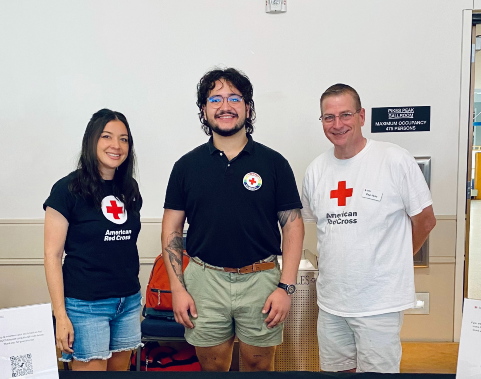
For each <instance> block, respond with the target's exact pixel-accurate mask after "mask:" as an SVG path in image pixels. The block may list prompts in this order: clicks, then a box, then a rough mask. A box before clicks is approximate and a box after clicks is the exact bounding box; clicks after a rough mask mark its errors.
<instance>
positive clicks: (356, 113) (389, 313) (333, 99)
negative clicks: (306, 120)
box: [302, 84, 436, 373]
mask: <svg viewBox="0 0 481 379" xmlns="http://www.w3.org/2000/svg"><path fill="white" fill-rule="evenodd" d="M321 114H322V115H321V117H320V120H321V121H322V126H323V129H324V134H325V135H326V137H327V138H328V139H329V141H331V142H332V144H333V145H334V147H333V148H331V149H329V150H328V151H326V152H325V153H323V154H321V155H320V156H318V157H317V158H316V159H315V160H314V161H313V162H312V163H311V164H310V165H309V167H308V168H307V171H306V175H305V178H304V183H303V191H302V203H303V206H304V208H303V210H302V213H303V217H304V220H313V221H315V222H316V223H317V237H318V243H317V247H318V254H319V276H318V280H317V303H318V305H319V316H318V339H319V353H320V360H321V368H322V370H324V371H356V370H357V371H358V372H384V373H396V372H399V365H400V361H401V353H402V351H401V343H400V338H399V333H400V330H401V326H402V321H403V311H404V310H405V309H409V308H412V307H413V306H414V305H415V301H416V297H415V290H414V268H413V258H412V257H413V254H415V253H416V252H417V251H418V250H419V249H420V248H421V246H422V244H423V243H424V241H425V240H426V238H427V236H428V234H429V232H430V231H431V230H432V229H433V228H434V226H435V224H436V220H435V218H434V214H433V208H432V205H431V204H432V200H431V194H430V192H429V188H428V186H427V184H426V181H425V179H424V176H423V175H422V173H421V170H420V169H419V166H418V165H417V163H416V161H415V160H414V158H413V157H412V156H411V155H410V154H409V153H408V152H407V151H406V150H405V149H403V148H401V147H399V146H397V145H394V144H392V143H386V142H378V141H373V140H370V139H366V138H364V137H363V135H362V130H361V129H362V126H363V125H364V120H365V109H364V108H362V106H361V100H360V98H359V95H358V93H357V92H356V90H354V88H352V87H350V86H348V85H345V84H335V85H333V86H331V87H329V88H328V89H327V90H326V91H325V92H324V93H323V94H322V96H321Z"/></svg>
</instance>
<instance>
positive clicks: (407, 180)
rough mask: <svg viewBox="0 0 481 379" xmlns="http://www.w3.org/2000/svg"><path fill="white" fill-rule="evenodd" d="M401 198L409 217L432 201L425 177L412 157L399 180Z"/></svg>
mask: <svg viewBox="0 0 481 379" xmlns="http://www.w3.org/2000/svg"><path fill="white" fill-rule="evenodd" d="M401 198H402V201H403V203H404V207H405V209H406V213H407V214H408V215H409V217H413V216H416V215H417V214H419V213H421V212H422V210H423V209H424V208H426V207H428V206H430V205H431V204H432V203H433V201H432V199H431V192H430V191H429V187H428V185H427V183H426V179H425V178H424V175H423V173H422V171H421V169H420V168H419V166H418V164H417V163H416V161H415V160H414V158H412V157H410V160H409V162H408V165H407V168H406V171H405V174H404V177H403V180H402V182H401Z"/></svg>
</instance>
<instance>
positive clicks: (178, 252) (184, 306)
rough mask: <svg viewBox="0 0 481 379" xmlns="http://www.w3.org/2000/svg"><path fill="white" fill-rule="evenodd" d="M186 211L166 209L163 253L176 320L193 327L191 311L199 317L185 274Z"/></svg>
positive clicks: (163, 228) (163, 227)
mask: <svg viewBox="0 0 481 379" xmlns="http://www.w3.org/2000/svg"><path fill="white" fill-rule="evenodd" d="M184 223H185V212H184V211H176V210H173V209H165V210H164V217H163V219H162V254H163V256H164V262H165V267H166V269H167V274H168V276H169V282H170V288H171V290H172V307H173V310H174V317H175V321H177V322H178V323H180V324H182V325H184V326H185V327H186V328H193V327H194V325H193V324H192V322H191V321H190V318H189V311H190V313H191V314H192V316H193V317H197V311H196V309H195V304H194V300H193V299H192V297H191V296H190V295H189V293H188V292H187V291H186V289H185V283H184V274H183V267H182V266H183V264H182V256H183V251H184V247H183V237H182V233H183V230H184Z"/></svg>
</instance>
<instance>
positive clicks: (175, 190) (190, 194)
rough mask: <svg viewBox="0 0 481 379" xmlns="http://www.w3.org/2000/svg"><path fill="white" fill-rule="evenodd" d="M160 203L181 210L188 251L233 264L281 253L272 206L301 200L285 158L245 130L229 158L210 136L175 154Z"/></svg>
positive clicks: (288, 205)
mask: <svg viewBox="0 0 481 379" xmlns="http://www.w3.org/2000/svg"><path fill="white" fill-rule="evenodd" d="M164 208H166V209H173V210H182V211H185V214H186V217H187V222H188V223H189V229H188V231H187V252H188V254H189V255H191V256H198V257H199V258H201V259H202V260H203V261H204V262H206V263H209V264H212V265H215V266H222V267H234V268H239V267H243V266H246V265H249V264H252V263H254V262H256V261H259V260H261V259H265V258H267V257H268V256H270V255H273V254H281V250H280V244H281V235H280V232H279V226H278V217H277V212H280V211H285V210H289V209H296V208H302V205H301V201H300V198H299V193H298V191H297V186H296V182H295V179H294V174H293V172H292V169H291V167H290V166H289V163H288V162H287V160H286V159H285V158H284V157H283V156H282V155H280V154H279V153H277V152H276V151H274V150H272V149H270V148H268V147H266V146H264V145H262V144H260V143H257V142H254V141H253V140H252V137H251V136H248V142H247V144H246V146H245V147H244V149H243V150H242V151H241V152H240V153H239V155H238V156H237V157H235V158H234V159H232V160H231V161H229V160H228V159H227V157H226V156H225V154H224V153H223V152H221V151H219V150H218V149H217V148H216V147H215V146H214V144H213V142H212V138H211V139H210V140H209V142H207V143H205V144H203V145H201V146H199V147H197V148H196V149H194V150H192V151H191V152H189V153H187V154H186V155H184V156H183V157H182V158H180V159H179V160H178V161H177V162H176V163H175V165H174V168H173V170H172V173H171V175H170V179H169V184H168V186H167V194H166V197H165V204H164Z"/></svg>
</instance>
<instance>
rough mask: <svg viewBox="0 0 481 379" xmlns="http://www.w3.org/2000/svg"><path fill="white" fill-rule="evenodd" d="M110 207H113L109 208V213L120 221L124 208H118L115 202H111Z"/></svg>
mask: <svg viewBox="0 0 481 379" xmlns="http://www.w3.org/2000/svg"><path fill="white" fill-rule="evenodd" d="M110 205H111V207H107V213H112V214H113V215H114V219H116V220H120V217H119V214H120V213H124V208H122V207H118V206H117V202H116V201H115V200H110Z"/></svg>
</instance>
